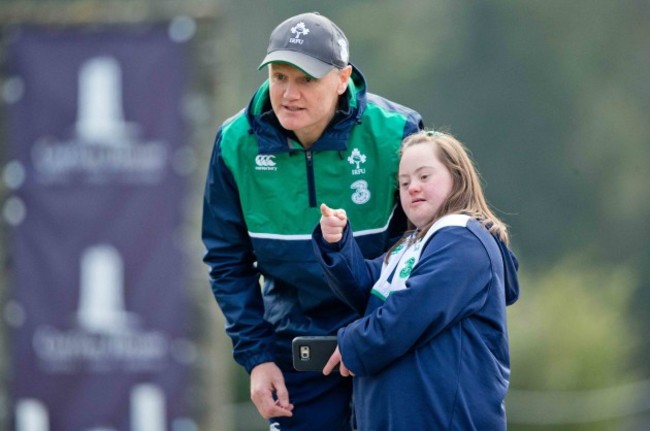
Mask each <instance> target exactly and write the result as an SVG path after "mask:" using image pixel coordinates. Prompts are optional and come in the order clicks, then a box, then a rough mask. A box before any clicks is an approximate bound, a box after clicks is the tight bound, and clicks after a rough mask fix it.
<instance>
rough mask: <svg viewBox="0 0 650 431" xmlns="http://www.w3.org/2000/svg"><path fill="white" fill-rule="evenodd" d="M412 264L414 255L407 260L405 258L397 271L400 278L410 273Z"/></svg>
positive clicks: (413, 263)
mask: <svg viewBox="0 0 650 431" xmlns="http://www.w3.org/2000/svg"><path fill="white" fill-rule="evenodd" d="M413 266H415V258H414V257H412V258H410V259H409V260H407V261H406V262H405V263H404V267H403V268H402V270H401V271H400V272H399V276H400V278H406V277H408V276H409V275H411V271H413Z"/></svg>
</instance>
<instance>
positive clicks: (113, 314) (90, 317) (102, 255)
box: [77, 244, 133, 333]
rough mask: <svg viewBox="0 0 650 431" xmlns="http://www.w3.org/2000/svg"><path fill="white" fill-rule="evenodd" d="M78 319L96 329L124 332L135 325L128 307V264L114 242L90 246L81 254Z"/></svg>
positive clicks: (85, 325)
mask: <svg viewBox="0 0 650 431" xmlns="http://www.w3.org/2000/svg"><path fill="white" fill-rule="evenodd" d="M79 290H80V291H79V309H78V313H77V318H78V323H79V325H80V326H81V328H83V329H84V330H86V331H88V332H94V333H121V332H126V331H128V330H129V328H130V326H132V325H131V324H132V321H133V317H132V316H129V313H127V312H126V310H125V307H124V264H123V262H122V257H121V256H120V254H119V252H118V251H117V250H116V249H115V247H112V246H110V245H106V244H102V245H95V246H92V247H88V248H87V249H85V250H84V252H83V254H82V255H81V262H80V277H79Z"/></svg>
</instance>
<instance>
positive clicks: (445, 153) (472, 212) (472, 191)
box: [400, 131, 509, 244]
mask: <svg viewBox="0 0 650 431" xmlns="http://www.w3.org/2000/svg"><path fill="white" fill-rule="evenodd" d="M414 145H431V146H432V147H433V149H434V152H435V154H436V156H437V157H438V160H440V162H441V163H442V164H443V165H444V166H445V167H446V168H447V169H448V170H449V172H450V173H451V177H452V179H453V185H452V189H451V192H450V193H449V196H448V197H447V199H446V200H445V202H443V204H442V206H441V207H440V209H439V210H438V212H437V213H436V214H434V216H433V218H432V219H431V220H430V221H429V222H428V223H427V224H426V225H424V226H422V227H421V229H420V231H419V232H418V234H417V236H416V239H420V238H421V237H423V236H424V235H425V234H426V232H427V231H428V230H429V228H430V227H431V225H432V224H433V223H434V222H435V221H436V220H438V219H439V218H440V217H442V216H445V215H447V214H458V213H463V214H467V215H468V216H470V217H472V218H474V219H476V220H478V221H479V222H480V223H481V224H482V225H483V226H485V228H486V229H487V230H488V231H489V232H490V233H491V234H493V235H494V236H496V237H497V238H499V239H500V240H501V241H503V242H504V243H505V244H508V243H509V237H508V228H507V226H506V224H505V223H503V222H502V221H501V220H499V218H498V217H497V216H495V215H494V213H493V212H492V210H491V209H490V207H489V205H488V203H487V200H486V199H485V195H484V193H483V187H482V185H481V178H480V176H479V173H478V171H477V169H476V167H475V166H474V163H473V162H472V159H471V158H470V156H469V153H468V151H467V149H466V148H465V146H464V145H463V144H462V143H461V142H460V141H458V140H457V139H456V138H455V137H454V136H452V135H451V134H449V133H441V132H432V131H421V132H417V133H414V134H412V135H409V136H407V137H406V138H405V139H404V141H403V142H402V146H401V149H400V158H401V157H402V155H403V154H404V151H406V150H407V149H408V148H411V147H413V146H414ZM409 229H410V230H413V229H415V226H413V224H412V223H411V222H410V221H409Z"/></svg>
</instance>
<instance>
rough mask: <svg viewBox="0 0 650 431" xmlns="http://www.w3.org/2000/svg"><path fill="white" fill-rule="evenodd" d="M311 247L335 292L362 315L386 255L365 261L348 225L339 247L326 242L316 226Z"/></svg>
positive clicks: (318, 226)
mask: <svg viewBox="0 0 650 431" xmlns="http://www.w3.org/2000/svg"><path fill="white" fill-rule="evenodd" d="M312 244H313V247H314V252H315V254H316V258H317V259H318V262H319V263H320V265H321V267H322V268H323V272H324V273H325V279H326V280H327V284H328V285H329V286H330V289H331V290H332V292H334V294H335V295H336V296H337V297H338V298H339V299H340V300H341V301H343V302H345V303H346V304H347V305H348V306H350V307H351V308H352V309H353V310H355V311H356V312H357V313H358V314H360V315H363V314H364V311H365V309H366V304H368V297H369V296H370V289H371V288H372V286H373V284H374V283H375V281H376V280H377V278H379V273H380V271H381V264H382V259H383V256H380V257H378V258H376V259H374V260H366V259H364V257H363V254H362V253H361V250H360V249H359V246H358V245H357V243H356V241H355V240H354V236H353V235H352V228H351V226H350V223H349V222H348V225H347V226H346V227H345V231H344V232H343V238H342V239H341V241H339V242H338V243H336V244H330V243H328V242H326V241H325V240H324V239H323V232H322V231H321V228H320V225H317V226H316V228H315V229H314V232H313V234H312Z"/></svg>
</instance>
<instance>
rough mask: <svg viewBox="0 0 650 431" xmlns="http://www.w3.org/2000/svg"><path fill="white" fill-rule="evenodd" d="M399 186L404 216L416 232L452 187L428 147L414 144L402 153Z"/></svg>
mask: <svg viewBox="0 0 650 431" xmlns="http://www.w3.org/2000/svg"><path fill="white" fill-rule="evenodd" d="M398 182H399V195H400V200H401V202H402V207H403V208H404V212H405V213H406V216H407V217H408V218H409V220H410V221H411V223H413V224H414V225H415V226H416V227H418V228H419V227H422V226H424V225H425V224H427V223H428V222H430V221H431V220H432V219H433V216H434V215H435V214H436V213H437V211H438V210H439V209H440V207H441V206H442V204H443V203H444V202H445V201H446V199H447V197H448V196H449V194H450V193H451V189H452V186H453V179H452V176H451V173H450V172H449V170H448V169H447V168H446V167H445V166H444V165H443V164H442V163H441V162H440V160H439V159H438V157H437V155H436V152H435V149H434V147H433V145H432V144H430V143H420V144H415V145H412V146H410V147H408V148H406V149H405V150H404V152H403V154H402V158H401V160H400V163H399V177H398Z"/></svg>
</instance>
